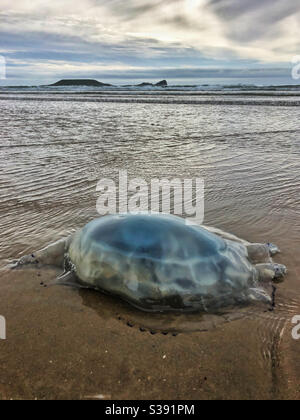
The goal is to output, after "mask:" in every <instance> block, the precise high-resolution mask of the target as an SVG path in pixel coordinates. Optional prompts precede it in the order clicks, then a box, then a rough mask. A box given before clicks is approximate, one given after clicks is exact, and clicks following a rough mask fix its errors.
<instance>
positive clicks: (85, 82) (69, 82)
mask: <svg viewBox="0 0 300 420" xmlns="http://www.w3.org/2000/svg"><path fill="white" fill-rule="evenodd" d="M49 86H92V87H104V86H112V85H110V84H108V83H101V82H98V80H94V79H64V80H60V81H59V82H56V83H53V84H52V85H49Z"/></svg>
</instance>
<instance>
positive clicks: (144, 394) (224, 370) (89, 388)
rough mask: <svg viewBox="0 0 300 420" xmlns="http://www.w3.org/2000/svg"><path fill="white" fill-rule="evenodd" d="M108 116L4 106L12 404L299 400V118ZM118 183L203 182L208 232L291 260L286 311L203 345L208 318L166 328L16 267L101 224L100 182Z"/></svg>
mask: <svg viewBox="0 0 300 420" xmlns="http://www.w3.org/2000/svg"><path fill="white" fill-rule="evenodd" d="M150 106H151V110H150V109H149V107H150ZM98 107H99V105H97V104H91V103H87V104H85V105H83V104H73V103H72V102H69V103H63V102H61V103H59V104H58V103H55V102H53V103H43V102H38V101H33V102H31V101H27V102H26V101H25V100H24V102H22V101H20V102H19V101H11V102H10V101H5V105H3V109H2V115H1V118H2V119H3V121H4V122H5V125H3V127H4V134H2V136H3V142H2V144H1V146H0V148H1V149H0V151H1V157H2V160H1V175H0V191H1V202H0V215H1V220H0V232H1V244H0V250H1V267H2V268H1V270H0V314H1V315H3V316H5V318H6V321H7V340H5V341H3V340H0V369H1V375H0V398H1V399H35V398H37V399H76V398H81V399H90V398H95V399H97V398H106V399H200V400H201V399H299V397H300V383H299V377H300V358H299V346H300V341H295V340H293V339H292V336H291V329H292V327H293V325H292V323H291V320H292V317H293V316H294V315H300V298H299V297H300V282H299V275H300V265H299V261H298V252H297V249H298V247H299V237H300V202H299V189H300V180H299V171H300V154H299V150H300V149H299V128H298V126H299V122H298V110H297V108H296V107H295V108H294V107H293V109H291V108H284V107H276V106H274V107H264V106H258V107H255V106H252V105H251V107H247V106H245V107H243V108H242V109H241V108H239V107H230V109H228V107H225V106H224V107H223V106H207V107H206V106H204V107H202V108H201V112H200V111H199V110H200V108H195V107H193V106H191V105H187V106H182V107H181V106H178V105H174V106H173V107H172V106H171V105H149V104H147V105H142V104H141V105H135V104H132V105H130V106H129V105H124V104H119V105H118V106H117V105H116V104H102V105H101V107H102V108H101V112H100V111H99V108H98ZM150 111H151V112H150ZM187 162H188V165H187ZM116 168H122V169H124V168H128V170H129V172H130V173H129V175H130V176H131V177H134V176H140V175H141V174H143V176H144V177H145V179H146V180H149V179H151V178H153V177H160V178H162V177H163V176H165V177H167V178H170V179H171V177H172V176H173V175H174V174H176V175H177V176H180V177H182V178H183V177H188V178H191V177H196V176H202V177H203V178H204V179H205V181H206V202H205V204H206V218H205V223H206V224H207V225H215V226H217V227H219V228H222V229H224V230H226V231H230V232H232V233H234V234H236V235H238V236H241V237H244V238H245V239H248V240H250V241H254V242H265V241H267V240H270V241H272V242H274V243H277V244H278V245H279V246H280V248H281V249H282V254H281V255H280V256H279V257H278V258H276V260H277V261H278V262H280V263H284V264H286V265H287V266H288V269H289V274H288V276H287V278H286V281H285V282H284V283H282V284H279V285H277V292H276V307H275V310H274V311H273V312H269V310H268V309H269V308H249V313H248V314H247V316H243V317H242V318H240V319H236V320H232V321H231V322H219V320H220V318H217V319H213V320H212V322H211V323H209V324H210V325H209V328H207V329H208V331H198V327H199V325H202V326H203V325H204V324H203V319H202V318H201V317H199V319H198V318H197V317H196V316H193V317H181V318H180V319H179V318H176V317H175V318H174V317H173V318H172V319H169V320H168V319H166V318H165V317H161V316H153V315H151V314H144V313H142V312H140V311H136V310H133V309H131V308H129V307H128V305H126V304H123V303H121V302H119V301H118V300H117V299H114V298H112V297H109V296H104V295H101V294H100V293H96V292H92V291H87V290H78V289H72V288H67V287H63V286H49V283H51V280H53V279H54V278H55V276H56V275H57V274H58V273H57V271H56V270H54V269H51V268H47V269H45V268H44V269H39V268H33V269H29V268H27V269H25V270H18V271H16V270H14V271H10V270H8V269H7V268H5V266H6V264H7V263H8V262H9V261H10V260H11V259H13V258H17V257H19V256H21V255H24V254H26V253H28V252H31V251H33V250H36V249H40V248H42V247H43V246H45V245H47V244H48V243H50V242H52V241H53V240H56V239H59V238H61V237H62V236H65V235H67V234H69V233H70V232H71V231H73V230H74V229H78V228H80V227H81V226H83V225H84V224H85V223H86V222H87V221H89V220H91V219H92V218H94V217H96V216H97V214H96V211H95V204H96V199H97V194H96V193H95V186H96V183H97V181H98V180H99V179H100V178H102V177H110V176H111V173H112V169H113V170H115V169H116ZM41 283H42V284H41ZM45 285H48V287H44V286H45ZM128 324H129V325H128ZM212 324H218V325H216V326H215V328H212ZM141 327H142V329H143V330H145V331H141V330H140V328H141ZM203 329H205V328H203ZM151 332H152V333H151ZM166 332H168V334H167V335H165V333H166Z"/></svg>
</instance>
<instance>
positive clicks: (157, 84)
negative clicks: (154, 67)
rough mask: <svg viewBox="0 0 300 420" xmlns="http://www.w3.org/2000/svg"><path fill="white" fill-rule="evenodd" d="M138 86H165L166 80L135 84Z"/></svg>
mask: <svg viewBox="0 0 300 420" xmlns="http://www.w3.org/2000/svg"><path fill="white" fill-rule="evenodd" d="M137 86H138V87H151V86H152V87H153V86H156V87H167V86H168V82H167V81H166V80H162V81H161V82H158V83H156V84H153V83H140V84H139V85H137Z"/></svg>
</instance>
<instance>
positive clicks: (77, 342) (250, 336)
mask: <svg viewBox="0 0 300 420" xmlns="http://www.w3.org/2000/svg"><path fill="white" fill-rule="evenodd" d="M16 273H17V275H16ZM53 274H55V273H53V271H51V270H49V271H47V270H46V271H45V270H43V271H42V272H40V271H35V270H29V272H26V273H25V272H14V273H13V274H11V273H10V274H9V275H5V276H4V277H3V276H2V281H1V284H2V286H1V300H0V304H1V309H2V312H4V313H5V314H6V317H7V320H8V325H7V330H8V338H7V341H5V342H4V341H2V342H0V349H1V361H0V365H1V379H0V381H1V382H0V384H1V385H0V395H1V398H2V399H10V398H13V399H35V398H37V399H49V398H50V399H74V398H76V399H77V398H81V399H88V398H95V399H96V398H107V399H244V398H246V399H263V398H266V399H273V398H274V399H278V398H284V397H289V396H290V397H293V395H292V394H291V393H289V387H288V383H289V382H288V381H289V380H291V379H292V378H290V377H288V375H287V372H285V371H284V369H283V364H282V361H284V354H283V353H282V351H281V349H280V346H279V345H278V342H276V340H277V339H278V337H274V342H273V343H271V345H272V346H273V350H272V354H271V357H272V358H271V359H270V360H265V359H264V358H263V357H262V342H261V337H260V336H258V335H257V322H256V320H239V321H233V322H231V323H228V324H224V325H223V326H220V327H218V328H217V329H214V330H211V331H208V332H205V333H201V332H200V333H197V332H193V333H179V334H178V335H176V336H174V335H173V334H168V335H163V334H161V333H160V332H157V333H156V334H154V335H153V334H151V333H150V332H149V331H145V332H141V331H140V329H139V326H138V325H134V326H132V327H130V326H128V325H127V324H126V320H125V321H123V320H119V315H120V313H121V314H122V310H121V311H120V307H119V305H118V302H116V301H114V299H112V298H109V297H107V296H102V295H98V294H97V293H94V292H91V291H78V290H76V289H71V288H66V287H56V286H54V287H43V286H41V285H40V283H41V282H47V281H48V280H49V279H51V278H52V277H53ZM96 306H98V309H97V311H96V310H95V309H94V308H95V307H96ZM102 308H103V310H102ZM149 316H151V315H149ZM131 325H132V324H131ZM269 344H270V343H269ZM258 356H259V357H258ZM295 379H296V378H295ZM295 391H296V390H295ZM298 392H299V389H298ZM101 396H103V397H101ZM294 396H295V397H296V396H299V393H298V394H297V393H295V394H294Z"/></svg>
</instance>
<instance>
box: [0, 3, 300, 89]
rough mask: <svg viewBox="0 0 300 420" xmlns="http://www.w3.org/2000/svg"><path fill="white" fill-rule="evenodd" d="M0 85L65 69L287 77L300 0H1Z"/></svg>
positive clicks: (115, 75)
mask: <svg viewBox="0 0 300 420" xmlns="http://www.w3.org/2000/svg"><path fill="white" fill-rule="evenodd" d="M0 22H1V23H0V54H1V55H2V57H4V58H5V60H6V63H7V79H6V80H5V81H4V80H1V81H0V84H12V83H17V84H26V83H31V84H32V83H48V82H54V81H56V80H57V79H60V78H65V77H92V78H97V79H98V80H103V81H106V82H112V83H114V82H116V83H117V82H126V81H131V80H134V81H136V80H146V79H151V80H153V81H156V80H160V79H162V78H167V79H171V80H173V81H175V80H178V82H180V81H190V80H195V81H197V82H199V81H201V80H202V81H203V80H205V78H208V77H212V78H217V77H221V78H223V77H225V78H226V77H227V78H240V77H257V78H270V80H271V78H277V77H282V80H284V81H285V82H286V83H288V82H292V80H289V79H291V75H290V69H291V66H292V65H291V60H292V58H293V57H294V56H296V55H298V56H299V55H300V5H299V1H296V0H76V1H74V0H48V1H47V0H14V1H12V0H0Z"/></svg>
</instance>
